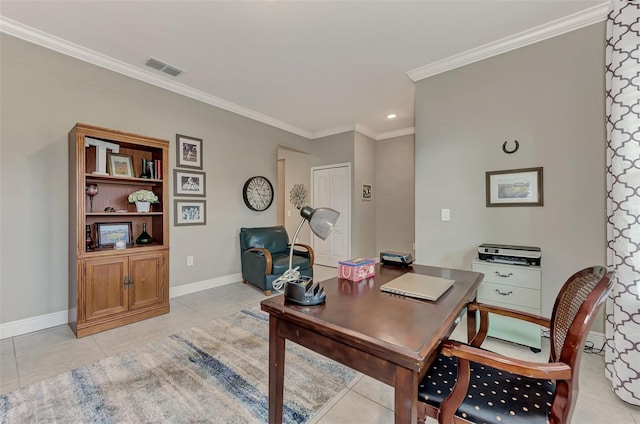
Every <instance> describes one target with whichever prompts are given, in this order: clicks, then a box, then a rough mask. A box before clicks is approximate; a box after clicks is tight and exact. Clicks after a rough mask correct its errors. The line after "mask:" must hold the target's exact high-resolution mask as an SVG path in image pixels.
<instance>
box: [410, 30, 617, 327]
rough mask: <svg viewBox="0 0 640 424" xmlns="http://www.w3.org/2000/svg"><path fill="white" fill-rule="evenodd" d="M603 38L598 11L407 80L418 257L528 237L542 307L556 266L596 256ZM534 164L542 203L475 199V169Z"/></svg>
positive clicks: (450, 262)
mask: <svg viewBox="0 0 640 424" xmlns="http://www.w3.org/2000/svg"><path fill="white" fill-rule="evenodd" d="M604 39H605V27H604V23H599V24H596V25H592V26H589V27H586V28H583V29H580V30H577V31H574V32H571V33H568V34H565V35H562V36H558V37H555V38H552V39H549V40H546V41H543V42H539V43H536V44H533V45H530V46H527V47H525V48H521V49H518V50H515V51H512V52H509V53H505V54H502V55H499V56H496V57H493V58H490V59H487V60H484V61H481V62H478V63H474V64H471V65H468V66H465V67H462V68H459V69H456V70H452V71H449V72H446V73H443V74H440V75H437V76H434V77H431V78H428V79H425V80H422V81H419V82H418V83H417V85H416V189H415V198H416V206H415V211H416V257H417V262H419V263H426V264H433V265H441V266H450V267H459V268H465V269H469V268H470V264H471V260H472V259H473V258H474V257H475V256H476V252H475V249H476V247H477V245H478V244H480V243H483V242H491V243H504V244H518V245H532V246H539V247H541V248H542V311H543V314H545V315H547V316H548V315H549V314H550V312H551V309H552V308H553V301H554V299H555V296H556V294H557V292H558V290H559V288H560V287H561V285H562V284H563V283H564V281H565V280H566V279H567V277H569V276H570V275H571V274H572V273H573V272H575V271H577V270H578V269H581V268H583V267H586V266H589V265H594V264H605V248H606V245H605V223H606V220H605V110H604ZM506 140H510V141H511V142H512V141H513V140H518V141H519V142H520V150H519V151H518V152H517V153H515V154H511V155H507V154H505V153H503V152H502V144H503V143H504V142H505V141H506ZM534 166H542V167H544V206H543V207H503V208H487V207H485V182H484V181H485V172H486V171H493V170H502V169H515V168H525V167H534ZM441 208H450V209H451V221H450V222H442V221H440V210H441ZM593 330H594V331H600V332H602V331H603V326H602V323H601V322H598V323H596V325H595V326H594V328H593Z"/></svg>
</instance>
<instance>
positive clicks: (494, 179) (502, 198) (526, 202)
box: [486, 167, 544, 207]
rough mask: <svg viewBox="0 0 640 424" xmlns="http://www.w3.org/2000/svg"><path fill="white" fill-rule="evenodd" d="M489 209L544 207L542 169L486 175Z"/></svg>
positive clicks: (516, 170) (497, 172)
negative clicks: (496, 207)
mask: <svg viewBox="0 0 640 424" xmlns="http://www.w3.org/2000/svg"><path fill="white" fill-rule="evenodd" d="M486 197H487V207H493V206H543V205H544V202H543V197H542V167H538V168H522V169H509V170H504V171H491V172H487V173H486Z"/></svg>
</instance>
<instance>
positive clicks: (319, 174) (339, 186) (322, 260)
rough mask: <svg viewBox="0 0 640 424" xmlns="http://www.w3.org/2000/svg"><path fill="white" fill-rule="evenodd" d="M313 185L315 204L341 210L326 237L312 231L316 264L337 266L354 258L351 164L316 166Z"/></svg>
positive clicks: (313, 173)
mask: <svg viewBox="0 0 640 424" xmlns="http://www.w3.org/2000/svg"><path fill="white" fill-rule="evenodd" d="M311 184H312V187H311V205H312V207H314V208H320V207H329V208H332V209H335V210H337V211H338V212H340V217H339V218H338V222H336V225H335V226H334V227H333V231H332V232H331V234H329V237H327V239H326V240H322V239H321V238H319V237H316V236H315V235H314V234H313V233H312V238H311V246H312V247H313V251H314V254H315V263H316V264H318V265H326V266H332V267H337V266H338V262H339V261H346V260H349V259H351V164H350V163H342V164H337V165H327V166H318V167H313V168H311Z"/></svg>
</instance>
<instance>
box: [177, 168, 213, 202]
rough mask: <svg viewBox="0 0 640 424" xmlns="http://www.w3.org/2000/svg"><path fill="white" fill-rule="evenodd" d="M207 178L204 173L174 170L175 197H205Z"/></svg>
mask: <svg viewBox="0 0 640 424" xmlns="http://www.w3.org/2000/svg"><path fill="white" fill-rule="evenodd" d="M205 181H206V176H205V173H204V172H198V171H183V170H181V169H174V170H173V195H174V196H191V197H205V195H206V186H205Z"/></svg>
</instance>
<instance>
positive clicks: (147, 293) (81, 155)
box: [69, 124, 169, 337]
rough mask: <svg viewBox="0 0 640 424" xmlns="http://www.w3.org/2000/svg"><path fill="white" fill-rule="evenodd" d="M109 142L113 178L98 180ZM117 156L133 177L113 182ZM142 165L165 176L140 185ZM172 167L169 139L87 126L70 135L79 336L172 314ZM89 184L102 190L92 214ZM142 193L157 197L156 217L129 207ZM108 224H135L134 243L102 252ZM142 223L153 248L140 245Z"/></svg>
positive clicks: (73, 322)
mask: <svg viewBox="0 0 640 424" xmlns="http://www.w3.org/2000/svg"><path fill="white" fill-rule="evenodd" d="M102 142H106V143H109V144H108V145H109V146H111V147H113V146H114V145H115V146H117V147H116V149H117V150H118V152H117V153H115V152H113V151H111V150H107V151H106V159H107V160H106V163H107V170H106V171H107V174H106V175H104V174H98V173H96V172H98V171H99V169H100V165H101V164H102V166H104V156H103V157H102V158H100V157H97V155H96V153H97V152H96V150H99V147H101V146H100V145H101V144H102ZM95 144H98V146H95ZM111 154H117V155H119V156H128V157H130V158H131V164H132V166H133V169H132V171H133V174H132V175H133V176H131V177H129V176H115V175H113V172H112V171H111V170H110V169H109V166H108V163H109V162H110V160H109V159H110V158H109V156H110V155H111ZM142 159H145V160H147V161H159V163H160V164H161V173H160V174H161V175H158V176H157V177H158V178H154V179H151V178H139V176H140V175H141V174H142V169H141V168H142ZM156 163H157V162H156ZM168 168H169V141H168V140H162V139H157V138H152V137H145V136H141V135H136V134H129V133H125V132H121V131H115V130H110V129H106V128H99V127H95V126H90V125H85V124H76V125H75V126H74V127H73V129H71V131H70V132H69V326H70V327H71V329H72V330H73V332H74V333H75V335H76V337H84V336H87V335H90V334H94V333H97V332H100V331H104V330H107V329H110V328H115V327H118V326H121V325H125V324H129V323H132V322H136V321H139V320H142V319H146V318H150V317H153V316H157V315H161V314H165V313H167V312H169V180H168V175H169V173H168ZM88 184H97V185H98V194H97V195H95V196H94V198H93V209H92V210H91V208H90V200H89V196H88V195H87V194H86V192H85V188H86V186H87V185H88ZM140 189H146V190H150V191H153V192H154V193H155V194H156V195H157V196H158V200H159V203H155V204H152V205H151V211H150V212H147V213H138V212H136V207H135V205H133V204H129V202H128V196H129V194H130V193H132V192H134V191H137V190H140ZM107 208H112V210H114V211H115V212H112V211H105V210H106V209H107ZM105 223H106V224H116V223H123V224H126V225H128V224H129V223H131V229H132V231H131V241H132V242H133V243H131V244H127V245H126V248H125V249H115V248H114V246H109V245H108V243H103V244H107V246H96V243H97V240H98V237H97V233H96V228H97V225H96V224H105ZM143 224H146V230H147V232H148V233H149V234H150V235H151V236H152V238H153V242H152V243H151V244H146V245H137V244H135V240H136V238H137V237H138V235H139V234H140V233H141V232H142V228H143ZM88 231H90V234H91V239H92V243H91V244H90V245H89V244H88V242H87V232H88ZM106 234H107V233H104V234H103V235H105V236H106ZM104 238H105V237H103V241H104ZM107 241H109V240H107Z"/></svg>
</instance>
